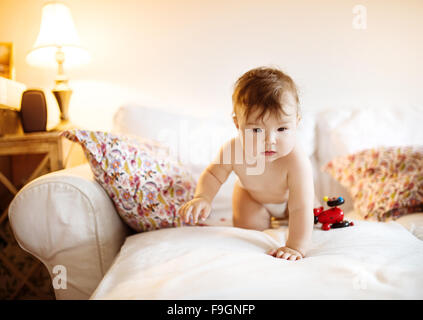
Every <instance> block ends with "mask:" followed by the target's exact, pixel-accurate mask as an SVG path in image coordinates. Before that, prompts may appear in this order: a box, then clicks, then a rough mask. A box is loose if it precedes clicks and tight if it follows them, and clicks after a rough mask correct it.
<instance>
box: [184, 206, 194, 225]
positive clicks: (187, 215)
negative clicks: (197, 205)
mask: <svg viewBox="0 0 423 320" xmlns="http://www.w3.org/2000/svg"><path fill="white" fill-rule="evenodd" d="M193 208H194V206H191V205H190V206H189V207H188V208H187V209H185V215H184V217H183V220H184V221H185V223H189V221H190V219H191V211H192V209H193Z"/></svg>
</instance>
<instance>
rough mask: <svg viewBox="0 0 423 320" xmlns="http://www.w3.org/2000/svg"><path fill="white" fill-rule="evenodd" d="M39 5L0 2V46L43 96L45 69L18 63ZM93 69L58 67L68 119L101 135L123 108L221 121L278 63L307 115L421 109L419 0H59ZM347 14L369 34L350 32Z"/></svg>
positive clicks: (422, 7)
mask: <svg viewBox="0 0 423 320" xmlns="http://www.w3.org/2000/svg"><path fill="white" fill-rule="evenodd" d="M45 2H46V1H44V0H1V1H0V41H13V42H14V44H15V63H16V80H18V81H21V82H23V83H25V84H27V85H28V86H29V87H42V88H46V89H51V87H52V86H53V82H54V76H55V70H40V69H36V68H33V67H31V66H29V65H27V64H26V62H25V55H26V53H27V52H28V51H29V50H30V49H31V47H32V45H33V44H34V42H35V39H36V37H37V34H38V31H39V25H40V19H41V8H42V5H43V3H45ZM63 2H64V3H66V4H67V5H68V6H69V7H70V9H71V11H72V14H73V18H74V21H75V24H76V26H77V29H78V32H79V36H80V38H81V42H82V44H83V45H84V46H85V47H86V48H87V49H88V50H89V52H90V53H91V55H92V62H91V64H89V65H87V66H84V67H81V68H78V69H74V70H67V74H68V75H69V77H70V79H71V81H70V85H71V87H72V88H73V90H74V94H73V97H72V100H71V104H70V108H71V110H70V116H71V119H72V120H73V121H74V122H76V123H78V124H80V125H82V126H86V127H88V128H92V129H104V130H107V129H110V127H111V117H112V114H113V112H114V111H115V110H116V108H117V107H118V106H119V105H120V104H122V103H126V102H129V101H136V102H138V103H143V104H148V105H152V106H155V107H158V108H167V109H172V110H174V111H178V112H181V113H191V114H198V115H205V116H206V115H213V114H216V115H220V116H222V117H226V116H229V114H230V112H231V89H232V85H233V83H234V82H235V80H236V79H237V78H238V77H239V76H240V75H241V74H242V73H243V72H245V71H247V70H248V69H250V68H252V67H255V66H259V65H274V66H279V67H280V68H282V69H283V70H285V71H286V72H287V73H288V74H290V75H291V76H292V77H293V79H294V80H295V81H296V82H297V84H298V87H299V89H300V99H301V102H302V108H303V110H305V112H308V111H316V110H321V109H324V108H327V107H339V108H346V107H349V106H362V107H368V106H384V105H395V106H398V107H401V108H406V107H407V106H410V105H420V106H422V108H423V90H422V87H421V84H422V83H423V62H422V59H421V56H422V53H423V41H422V30H423V1H420V0H318V1H314V0H308V1H307V0H295V1H294V0H288V1H282V0H279V1H270V0H268V1H251V0H237V1H235V0H202V1H195V0H180V1H176V0H154V1H146V0H138V1H136V0H122V1H117V0H64V1H63ZM356 5H363V6H364V7H365V9H366V10H367V28H366V29H356V28H354V25H353V19H354V18H357V14H354V13H353V8H354V6H356Z"/></svg>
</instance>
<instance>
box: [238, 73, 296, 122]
mask: <svg viewBox="0 0 423 320" xmlns="http://www.w3.org/2000/svg"><path fill="white" fill-rule="evenodd" d="M286 93H291V94H292V97H293V98H294V100H295V103H296V107H297V117H298V119H299V118H300V110H299V108H300V106H299V104H300V103H299V99H298V92H297V86H296V85H295V83H294V81H293V80H292V79H291V77H290V76H288V75H287V74H285V73H283V72H282V71H281V70H279V69H276V68H269V67H258V68H255V69H252V70H250V71H247V72H246V73H244V74H243V75H242V76H241V77H240V78H239V79H238V80H237V81H236V83H235V86H234V92H233V94H232V104H233V115H234V116H241V117H242V118H243V119H247V118H248V116H249V115H250V114H251V112H252V111H253V110H259V111H260V114H259V117H258V118H259V119H262V118H263V117H264V115H265V114H266V113H267V112H270V113H271V114H272V115H276V116H277V117H279V116H280V111H282V113H283V114H285V115H288V114H287V113H286V112H285V110H284V100H285V99H284V98H285V97H284V95H285V94H286Z"/></svg>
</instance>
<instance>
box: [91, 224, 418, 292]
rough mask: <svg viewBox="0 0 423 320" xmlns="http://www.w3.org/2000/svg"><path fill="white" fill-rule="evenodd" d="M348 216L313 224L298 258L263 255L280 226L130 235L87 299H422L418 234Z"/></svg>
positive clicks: (277, 240) (277, 238) (279, 241)
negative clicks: (327, 225) (335, 224)
mask: <svg viewBox="0 0 423 320" xmlns="http://www.w3.org/2000/svg"><path fill="white" fill-rule="evenodd" d="M354 222H355V226H353V227H349V228H343V229H333V230H330V231H323V230H321V229H320V225H319V226H316V227H315V230H314V232H313V241H312V243H313V244H312V248H311V249H310V250H309V252H308V254H307V257H306V258H304V259H302V260H299V261H286V260H282V259H277V258H274V257H272V256H269V255H267V254H265V252H266V251H267V250H268V249H270V248H273V247H277V246H280V245H283V244H284V242H285V236H286V231H287V228H286V227H281V228H279V229H271V230H266V231H264V232H259V231H254V230H246V229H239V228H234V227H230V226H213V227H183V228H174V229H162V230H158V231H152V232H147V233H141V234H137V235H133V236H131V237H129V238H127V240H126V242H125V244H124V246H123V247H122V249H121V252H120V254H119V255H118V257H117V258H116V260H115V262H114V264H113V265H112V267H111V268H110V270H109V271H108V273H107V275H106V276H105V278H104V279H103V281H102V282H101V283H100V285H99V286H98V288H97V289H96V291H95V292H94V294H93V295H92V297H91V299H423V241H421V240H419V239H417V238H416V237H415V236H413V234H411V233H410V232H409V231H407V230H406V229H405V228H404V227H403V226H401V225H400V224H398V223H395V222H390V223H378V222H366V221H358V220H357V221H354Z"/></svg>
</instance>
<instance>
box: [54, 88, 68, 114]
mask: <svg viewBox="0 0 423 320" xmlns="http://www.w3.org/2000/svg"><path fill="white" fill-rule="evenodd" d="M52 92H53V94H54V96H55V97H56V100H57V103H58V104H59V109H60V119H62V120H69V114H68V110H69V101H70V97H71V95H72V90H70V89H68V90H55V89H53V90H52Z"/></svg>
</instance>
